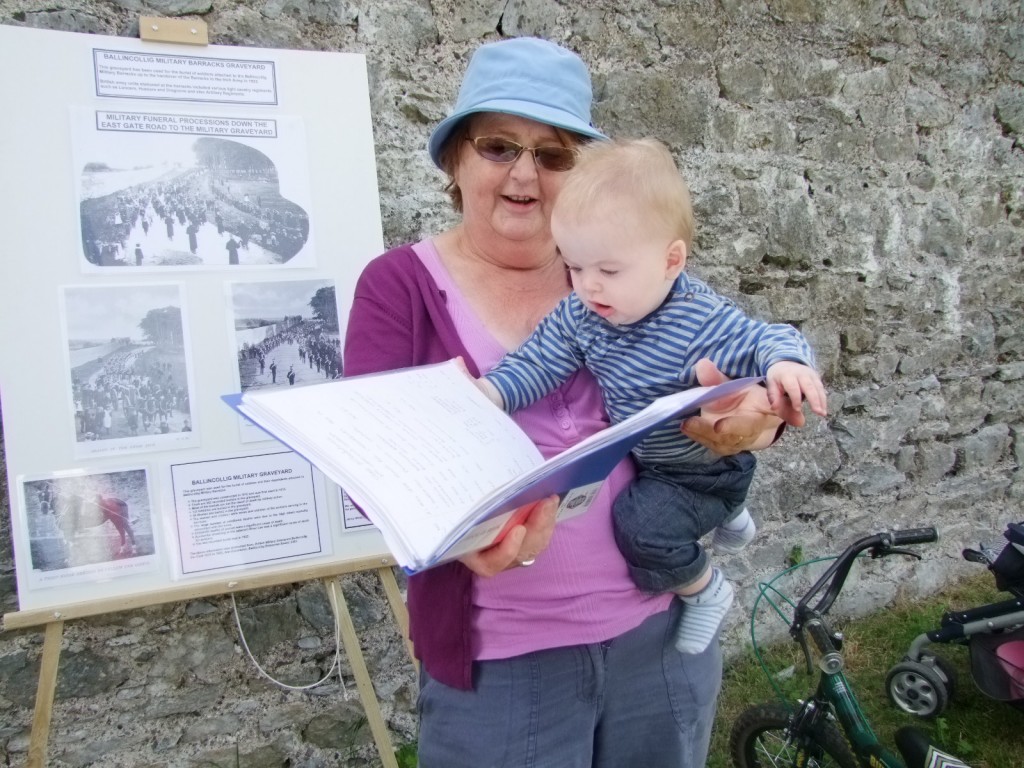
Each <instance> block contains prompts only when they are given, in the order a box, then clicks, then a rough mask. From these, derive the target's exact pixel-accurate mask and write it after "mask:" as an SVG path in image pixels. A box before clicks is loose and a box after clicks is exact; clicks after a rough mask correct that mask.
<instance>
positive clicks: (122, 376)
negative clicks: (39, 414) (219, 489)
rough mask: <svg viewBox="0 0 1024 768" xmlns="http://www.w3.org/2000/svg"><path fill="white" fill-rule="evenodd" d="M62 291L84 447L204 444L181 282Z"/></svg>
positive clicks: (116, 449)
mask: <svg viewBox="0 0 1024 768" xmlns="http://www.w3.org/2000/svg"><path fill="white" fill-rule="evenodd" d="M62 296H63V307H64V320H65V334H66V340H67V341H66V343H67V352H68V362H69V373H70V396H71V402H72V413H73V415H74V431H75V441H76V447H77V448H78V453H79V454H80V455H89V456H96V455H102V454H108V453H124V452H126V451H133V450H139V451H142V450H158V449H168V448H174V447H186V446H192V445H198V438H197V437H196V433H195V432H194V429H195V420H194V419H193V416H192V403H193V401H194V398H193V395H192V376H191V373H190V368H191V362H190V360H189V357H188V355H187V354H186V349H187V333H186V329H187V324H186V322H185V318H184V317H183V314H182V312H183V310H182V307H183V306H184V303H183V297H182V288H181V286H180V285H177V284H171V285H118V286H111V285H107V286H67V287H65V288H64V290H63V294H62Z"/></svg>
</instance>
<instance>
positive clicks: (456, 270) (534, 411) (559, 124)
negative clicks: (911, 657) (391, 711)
mask: <svg viewBox="0 0 1024 768" xmlns="http://www.w3.org/2000/svg"><path fill="white" fill-rule="evenodd" d="M591 98H592V96H591V85H590V77H589V74H588V72H587V69H586V67H585V65H584V64H583V62H582V61H581V60H580V59H579V57H578V56H576V55H575V54H574V53H572V52H570V51H568V50H565V49H564V48H561V47H559V46H557V45H554V44H552V43H549V42H545V41H543V40H538V39H530V38H518V39H511V40H505V41H501V42H497V43H491V44H487V45H484V46H482V47H480V48H479V49H478V50H477V51H476V53H475V54H474V56H473V57H472V60H471V61H470V63H469V66H468V68H467V71H466V74H465V78H464V81H463V85H462V88H461V90H460V92H459V98H458V102H457V104H456V106H455V108H454V110H453V111H452V113H451V114H450V115H449V117H447V118H446V119H445V120H443V121H442V122H441V123H440V124H439V125H438V126H437V127H436V128H435V130H434V132H433V134H432V135H431V137H430V142H429V151H430V156H431V158H432V159H433V160H434V162H435V163H436V164H437V165H438V167H440V168H441V169H442V170H443V171H444V172H445V173H446V174H447V175H448V177H449V185H448V191H449V193H450V195H451V198H452V201H453V203H454V205H455V208H456V210H458V211H460V212H461V213H462V219H461V221H460V222H459V223H458V224H457V225H456V226H455V227H454V228H453V229H450V230H449V231H447V232H442V233H440V234H438V235H436V236H435V237H432V238H428V239H425V240H423V241H421V242H418V243H415V244H412V245H404V246H401V247H398V248H395V249H393V250H391V251H388V252H387V253H385V254H384V255H382V256H380V257H378V258H377V259H375V260H374V261H373V262H372V263H371V264H370V265H368V266H367V268H366V269H365V271H364V272H363V274H362V276H361V278H360V280H359V283H358V285H357V288H356V293H355V298H354V303H353V306H352V312H351V316H350V318H349V324H348V333H347V338H346V345H345V365H346V374H348V375H358V374H363V373H370V372H375V371H381V370H387V369H392V368H401V367H406V366H412V365H422V364H426V363H433V362H439V361H442V360H447V359H450V358H453V357H458V356H461V357H462V358H463V359H464V360H465V361H466V363H467V365H468V367H469V369H470V371H471V372H472V373H473V374H474V375H479V374H480V373H481V372H483V371H487V370H489V369H490V368H491V367H492V366H493V365H494V364H495V363H496V362H497V361H498V360H499V359H500V358H501V357H502V355H504V354H505V353H506V352H507V351H509V350H512V349H515V348H516V347H518V346H519V344H520V343H521V342H522V341H523V340H524V339H525V338H526V337H527V336H528V335H529V334H530V332H531V331H532V330H533V328H534V326H535V325H536V324H537V323H538V321H539V320H540V319H541V318H543V317H544V316H545V315H546V314H547V313H548V312H549V311H550V310H551V309H552V308H553V307H554V306H555V305H556V304H557V303H558V302H559V300H560V299H562V298H563V297H564V296H565V295H566V294H567V293H568V292H569V290H570V285H569V282H568V280H567V277H566V270H565V266H564V265H563V263H562V260H561V259H560V258H559V256H558V253H557V251H556V248H555V244H554V242H553V241H552V237H551V230H550V226H549V216H550V212H551V206H552V204H553V203H554V200H555V198H556V196H557V195H558V192H559V188H560V187H561V185H562V181H563V179H564V178H565V173H564V172H565V171H567V170H569V169H570V168H571V167H572V165H573V162H574V151H573V147H574V146H575V145H577V144H578V143H579V142H581V141H588V140H600V139H603V138H605V137H604V135H603V134H601V133H600V132H599V131H597V130H596V129H595V128H594V127H593V126H592V125H591V120H590V107H591ZM698 378H699V379H700V381H701V382H702V383H705V384H708V383H716V382H717V381H718V380H720V378H721V375H720V374H719V373H718V372H717V371H716V370H715V369H714V366H712V365H710V364H709V363H708V364H706V367H703V368H701V369H700V370H699V372H698ZM767 410H768V404H767V398H766V397H765V395H764V393H763V391H754V392H750V393H748V394H746V395H741V396H739V399H737V400H734V401H733V402H729V403H719V404H718V410H717V412H715V413H709V412H708V411H707V410H705V412H704V414H703V416H702V418H698V419H695V420H691V422H690V423H689V424H688V426H687V434H690V435H691V436H693V437H695V438H696V439H700V440H702V441H703V442H705V443H706V444H708V445H709V447H711V448H713V449H714V450H717V451H718V452H720V453H733V452H735V451H736V450H739V449H744V448H745V449H751V448H759V447H763V446H764V445H767V444H769V443H770V442H771V441H772V440H773V439H774V437H775V435H776V430H777V429H780V428H781V427H780V421H779V420H778V419H777V418H775V417H774V416H771V415H767V414H766V413H765V412H766V411H767ZM514 418H515V419H516V421H517V422H518V423H519V425H520V426H521V427H522V428H523V429H524V430H525V431H526V432H527V433H528V434H529V435H530V436H531V437H532V438H533V440H534V441H535V442H536V443H537V445H538V446H539V448H540V449H541V451H542V453H544V454H545V455H546V456H550V455H553V454H556V453H559V452H561V451H562V450H564V449H565V448H567V447H569V446H570V445H573V444H574V443H576V442H578V441H579V440H581V439H583V438H585V437H587V436H588V435H590V434H592V433H594V432H595V431H597V430H600V429H603V428H604V427H605V426H607V418H606V416H605V413H604V411H603V408H602V404H601V398H600V395H599V393H598V390H597V387H596V386H595V384H594V381H593V380H592V379H591V378H590V376H589V374H587V373H586V372H585V371H581V372H580V373H578V374H576V375H575V376H574V377H573V378H572V379H570V380H569V381H568V382H567V383H566V384H565V385H563V386H562V387H561V388H560V389H558V390H557V391H555V392H554V393H553V394H551V395H549V396H547V397H546V398H544V399H543V400H541V401H539V402H537V403H535V404H533V405H532V406H530V407H528V408H526V409H524V410H522V411H519V412H518V413H517V414H516V415H515V416H514ZM787 420H788V421H790V422H791V423H794V424H796V423H799V421H800V420H801V416H800V414H799V412H798V411H794V412H793V413H791V414H789V415H788V416H787ZM723 426H724V429H723ZM633 473H634V469H633V467H632V465H631V463H630V462H629V461H628V460H627V461H624V462H623V463H622V464H620V465H619V466H618V467H617V468H616V470H615V471H614V472H613V473H612V475H611V476H610V477H609V478H608V480H607V481H606V482H605V484H604V487H603V489H602V491H601V493H600V495H599V496H598V498H597V499H596V500H595V502H594V503H593V505H592V506H591V508H590V510H589V511H588V512H587V513H586V514H585V515H582V516H580V517H577V518H574V519H572V520H569V521H566V522H564V523H560V524H559V525H558V526H557V528H556V527H555V526H554V524H553V514H554V508H555V505H554V502H553V500H548V501H547V502H544V503H541V504H538V505H536V506H535V508H534V509H533V510H532V512H531V513H530V515H529V517H528V518H527V520H526V523H525V524H524V525H522V526H519V527H517V528H516V529H514V530H513V531H512V532H511V533H510V534H509V535H508V536H506V538H505V539H504V540H503V541H502V543H501V544H499V545H497V546H495V547H494V548H492V549H490V550H487V551H485V552H482V553H477V554H476V555H472V556H469V557H466V558H464V559H463V560H462V561H461V562H456V563H450V564H446V565H442V566H439V567H437V568H434V569H432V570H429V571H427V572H424V573H421V574H418V575H416V576H413V577H412V578H410V581H409V594H408V600H409V612H410V620H411V630H410V633H411V635H412V641H413V643H414V645H415V649H416V654H417V657H418V658H419V659H420V660H421V662H422V664H421V676H422V679H421V691H420V698H419V712H420V718H421V720H420V741H419V760H420V765H421V766H423V768H431V767H432V766H437V767H438V768H453V767H454V766H467V768H481V766H552V768H554V767H556V766H557V768H568V767H571V766H579V767H580V768H586V767H589V766H595V767H596V766H601V767H603V768H623V767H624V766H645V768H657V767H658V766H666V768H667V767H668V766H671V767H672V768H679V767H680V766H701V765H703V764H704V761H705V758H706V755H707V747H708V741H709V738H710V732H711V722H712V719H713V716H714V710H715V700H716V697H717V694H718V689H719V686H720V680H721V651H720V647H719V644H718V642H717V641H716V642H713V643H712V644H711V645H710V647H709V648H708V649H707V650H706V651H704V652H703V653H701V654H695V655H687V656H684V655H682V654H680V653H679V652H678V651H676V650H675V648H674V647H673V643H672V636H671V627H672V626H673V625H674V623H675V620H676V619H677V618H678V617H677V616H676V615H675V614H676V612H677V611H678V610H679V608H678V601H676V602H675V603H673V601H672V599H671V596H668V595H648V594H644V593H642V592H640V591H638V590H637V589H636V587H635V586H634V585H633V583H632V582H631V581H630V578H629V575H628V573H627V569H626V564H625V562H624V560H623V559H622V556H621V555H620V554H619V551H618V549H617V548H616V545H615V541H614V538H613V535H612V525H611V504H612V501H613V500H614V498H615V496H616V495H617V494H618V492H619V491H620V490H621V489H623V488H624V487H625V486H626V485H627V484H628V483H629V481H630V479H631V478H632V477H633Z"/></svg>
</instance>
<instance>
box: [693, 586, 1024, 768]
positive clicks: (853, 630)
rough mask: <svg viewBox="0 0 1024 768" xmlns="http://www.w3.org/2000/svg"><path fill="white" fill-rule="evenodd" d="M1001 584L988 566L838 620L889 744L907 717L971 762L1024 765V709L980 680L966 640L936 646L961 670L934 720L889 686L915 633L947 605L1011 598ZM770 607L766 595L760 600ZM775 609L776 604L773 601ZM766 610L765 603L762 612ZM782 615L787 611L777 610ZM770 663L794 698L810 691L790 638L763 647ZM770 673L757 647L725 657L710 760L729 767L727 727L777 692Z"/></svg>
mask: <svg viewBox="0 0 1024 768" xmlns="http://www.w3.org/2000/svg"><path fill="white" fill-rule="evenodd" d="M1008 597H1009V596H1008V595H1007V594H1006V593H1004V592H999V591H997V590H996V588H995V585H994V584H993V580H992V577H991V575H990V574H989V573H987V572H985V571H981V572H980V573H979V574H978V576H977V577H975V578H972V579H970V580H968V581H965V582H963V583H961V584H959V585H957V586H956V587H954V588H952V589H949V590H947V591H945V592H944V593H943V594H941V595H938V596H936V597H934V598H932V599H929V600H926V601H915V602H903V603H899V604H897V605H894V606H892V607H890V608H887V609H886V610H885V611H883V612H881V613H879V614H877V615H873V616H869V617H866V618H863V619H858V620H854V621H849V622H845V623H843V624H842V625H839V624H838V622H837V628H839V629H842V630H843V632H844V633H845V636H846V642H845V647H844V656H845V659H846V676H847V678H848V679H849V681H850V683H851V685H852V686H853V689H854V691H855V692H856V694H857V697H858V699H859V701H860V705H861V708H862V709H863V711H864V713H865V715H866V716H867V718H868V720H869V721H870V722H871V724H872V727H873V728H874V730H875V733H876V734H877V735H878V737H879V739H880V740H881V741H882V743H883V744H885V745H887V746H889V747H890V748H891V749H893V751H895V747H894V746H893V740H892V735H893V733H894V732H895V731H896V730H897V729H898V728H900V727H901V726H904V725H915V726H918V727H920V728H922V729H923V730H925V731H926V732H928V733H929V734H930V735H931V736H932V738H934V739H936V740H937V741H938V742H939V743H940V744H941V745H942V746H943V747H944V748H945V749H947V751H950V752H953V753H954V754H956V755H957V756H958V757H961V758H963V759H964V760H966V761H967V762H969V763H970V764H971V766H972V768H1024V711H1020V710H1017V709H1015V708H1014V707H1013V706H1011V705H1010V704H1007V703H1004V702H999V701H995V700H993V699H991V698H988V697H987V696H985V694H983V693H982V692H981V691H980V690H978V688H977V686H976V685H975V684H974V682H973V680H972V679H971V674H970V657H969V649H968V648H967V647H966V646H961V645H951V644H937V645H933V646H931V647H930V651H931V652H934V653H936V655H939V656H942V657H944V658H945V659H946V660H947V661H948V662H949V663H950V665H951V666H952V667H953V668H954V670H955V671H956V673H957V676H958V680H959V682H958V685H957V686H956V693H955V694H954V698H953V699H952V700H951V702H950V705H949V707H948V709H947V710H946V712H945V713H944V714H943V715H941V716H940V717H938V718H936V719H935V720H922V719H920V718H916V717H913V716H911V715H908V714H905V713H903V712H902V711H900V710H899V709H897V708H896V707H895V705H893V704H892V703H891V702H890V701H889V699H888V696H887V695H886V692H885V677H886V674H887V673H888V671H889V669H890V668H891V667H892V666H893V665H894V664H897V663H898V662H900V661H901V660H902V659H903V656H904V654H905V653H906V652H907V650H908V649H909V647H910V643H911V641H913V639H914V638H915V637H917V636H918V635H919V634H920V633H922V632H925V631H928V630H931V629H935V628H937V627H938V626H939V620H940V618H941V616H942V614H943V613H944V612H945V611H949V610H958V609H966V608H974V607H977V606H980V605H984V604H985V603H990V602H996V601H1000V600H1004V599H1007V598H1008ZM762 607H764V601H762ZM769 610H770V609H769ZM760 613H761V610H760V609H759V614H760ZM772 618H773V620H774V621H779V622H781V618H779V617H772ZM762 657H763V658H764V662H765V666H766V667H767V669H768V671H769V672H770V673H771V674H773V675H778V673H780V672H781V671H783V670H787V671H788V670H789V668H790V667H795V671H794V672H793V674H792V675H791V676H786V675H783V676H782V677H785V679H784V680H782V681H780V682H779V683H778V685H779V686H780V688H783V689H784V692H785V694H786V695H787V697H789V698H790V700H794V699H796V698H804V697H806V696H807V695H808V694H809V693H810V692H811V690H812V689H813V687H814V682H815V677H813V676H811V675H808V674H807V672H806V666H805V663H804V660H803V654H802V652H801V651H800V648H799V646H797V644H796V643H794V642H791V641H786V642H785V643H782V644H780V645H773V646H770V647H768V648H763V649H762ZM776 699H777V696H776V694H775V691H774V690H773V688H772V686H771V684H770V682H769V680H768V678H767V675H766V674H765V672H764V671H763V670H762V668H761V666H760V665H759V664H758V662H757V660H756V658H755V656H754V653H753V651H750V650H748V651H747V652H746V654H745V655H744V656H743V657H741V658H738V659H735V660H733V661H731V662H727V664H726V670H725V676H724V682H723V688H722V694H721V697H720V700H719V710H718V716H717V718H716V720H715V729H714V734H713V736H712V743H711V756H710V758H709V760H708V768H730V767H731V766H732V761H731V759H730V757H729V746H728V742H729V730H730V728H731V727H732V723H733V722H734V721H735V719H736V717H737V716H738V715H739V714H740V713H741V712H742V711H743V710H745V709H746V708H747V707H749V706H753V705H755V704H759V703H762V702H769V701H773V700H776Z"/></svg>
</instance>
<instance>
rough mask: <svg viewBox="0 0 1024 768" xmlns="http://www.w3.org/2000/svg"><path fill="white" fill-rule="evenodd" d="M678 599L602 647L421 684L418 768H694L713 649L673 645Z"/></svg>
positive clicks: (539, 655)
mask: <svg viewBox="0 0 1024 768" xmlns="http://www.w3.org/2000/svg"><path fill="white" fill-rule="evenodd" d="M679 606H680V603H679V601H678V600H674V601H673V602H672V608H671V610H669V611H663V612H662V613H660V614H657V615H655V616H652V617H650V618H649V619H647V621H645V622H644V623H643V624H641V625H640V626H639V627H637V628H636V629H634V630H631V631H630V632H626V633H624V634H622V635H620V636H619V637H616V638H614V639H612V640H609V641H607V642H604V643H593V644H589V645H577V646H571V647H566V648H555V649H551V650H546V651H538V652H536V653H531V654H527V655H525V656H519V657H516V658H513V659H505V660H499V661H482V662H477V663H476V664H475V665H474V673H473V676H474V681H475V684H476V685H475V688H474V690H472V691H459V690H456V689H454V688H449V687H448V686H446V685H444V684H442V683H439V682H437V681H436V680H433V679H431V678H430V676H429V675H427V673H426V672H425V671H424V672H422V673H421V679H420V695H419V702H418V706H419V714H420V738H419V766H420V768H628V767H629V766H643V768H702V766H703V765H704V763H705V760H706V759H707V751H708V743H709V741H710V739H711V723H712V721H713V719H714V716H715V702H716V699H717V697H718V691H719V687H720V685H721V679H722V653H721V648H720V646H719V644H718V642H717V640H716V641H715V642H712V643H711V644H710V646H709V647H708V649H707V650H706V651H705V652H704V653H702V654H697V655H683V654H681V653H679V651H677V650H676V649H675V647H674V645H673V644H674V636H673V628H674V627H675V626H676V624H677V623H678V619H679V610H680V608H679Z"/></svg>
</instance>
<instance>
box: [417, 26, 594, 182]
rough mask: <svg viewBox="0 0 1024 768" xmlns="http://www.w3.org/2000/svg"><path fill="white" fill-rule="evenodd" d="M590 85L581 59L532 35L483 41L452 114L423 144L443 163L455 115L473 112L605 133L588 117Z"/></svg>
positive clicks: (586, 133)
mask: <svg viewBox="0 0 1024 768" xmlns="http://www.w3.org/2000/svg"><path fill="white" fill-rule="evenodd" d="M592 99H593V91H592V90H591V87H590V73H589V72H587V66H586V64H584V63H583V60H582V59H581V58H580V57H579V56H577V55H576V54H575V53H573V52H572V51H570V50H567V49H565V48H562V47H561V46H559V45H555V44H554V43H551V42H548V41H547V40H541V39H539V38H536V37H516V38H512V39H510V40H500V41H498V42H496V43H486V44H485V45H481V46H480V47H479V48H477V49H476V51H475V52H474V53H473V56H472V58H471V59H470V60H469V66H468V67H467V68H466V74H465V77H464V78H463V80H462V87H461V88H460V89H459V98H458V101H456V102H455V107H454V108H453V109H452V111H451V114H449V115H448V117H446V118H445V119H444V120H442V121H441V122H440V123H438V124H437V127H436V128H434V131H433V133H431V134H430V140H429V141H428V142H427V149H428V150H429V152H430V158H431V159H432V160H433V161H434V165H436V166H437V167H438V168H440V167H441V163H440V158H441V150H442V148H443V147H444V145H445V143H446V142H447V141H448V138H449V137H450V136H451V134H452V131H454V130H455V126H456V125H458V123H459V121H460V120H462V119H463V118H464V117H466V116H467V115H472V114H475V113H477V112H501V113H504V114H508V115H518V116H519V117H526V118H529V119H530V120H536V121H537V122H539V123H545V124H547V125H553V126H555V127H556V128H564V129H565V130H567V131H572V132H574V133H579V134H582V135H584V136H589V137H590V138H592V139H606V138H608V137H607V136H605V135H604V134H603V133H601V132H600V131H599V130H597V129H596V128H594V126H593V124H592V123H591V121H590V102H591V100H592Z"/></svg>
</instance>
